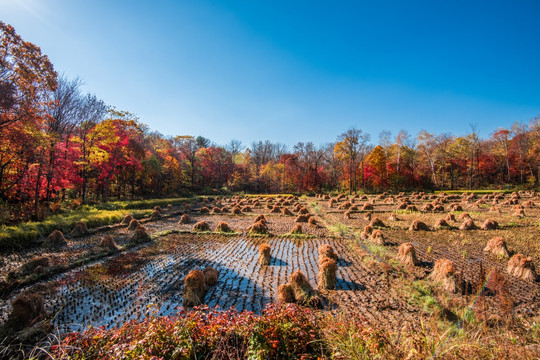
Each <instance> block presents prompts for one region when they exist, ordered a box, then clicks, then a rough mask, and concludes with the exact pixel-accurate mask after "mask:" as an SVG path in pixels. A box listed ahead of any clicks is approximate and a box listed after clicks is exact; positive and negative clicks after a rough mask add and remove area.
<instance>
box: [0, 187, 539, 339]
mask: <svg viewBox="0 0 540 360" xmlns="http://www.w3.org/2000/svg"><path fill="white" fill-rule="evenodd" d="M404 204H405V205H404ZM407 207H408V208H407ZM413 207H414V208H413ZM285 208H286V209H287V211H284V210H283V209H285ZM443 220H444V221H443ZM223 223H225V225H226V226H225V227H223ZM83 230H84V231H82V232H79V233H77V232H75V233H72V234H65V235H63V234H60V235H58V234H56V235H55V236H53V237H52V238H51V237H49V238H48V239H43V244H42V246H41V247H38V248H34V249H27V250H24V251H20V252H16V253H11V254H4V255H3V256H2V259H1V261H0V268H1V269H2V274H5V276H4V279H2V282H1V283H0V286H1V287H0V291H1V294H2V299H1V300H0V308H1V316H0V323H1V324H2V326H3V328H9V326H11V325H10V324H12V323H13V321H14V319H16V317H17V309H16V306H19V305H15V304H17V299H18V301H19V302H21V300H20V299H24V298H25V296H27V297H28V294H31V295H32V296H38V297H39V298H40V299H41V300H40V301H42V303H43V308H42V311H41V313H39V314H38V315H36V316H38V318H39V319H37V320H40V319H42V318H44V317H46V318H47V324H48V327H47V333H48V334H51V336H52V335H54V336H56V338H60V339H61V338H63V337H65V336H66V335H67V334H69V333H71V332H84V331H85V330H88V329H91V328H98V327H101V328H102V329H105V330H106V329H114V328H120V327H122V326H123V324H125V323H126V322H128V321H130V320H134V321H136V322H142V321H144V320H145V319H147V318H148V317H150V316H159V317H162V316H175V315H176V314H178V313H179V312H181V311H184V309H185V310H189V309H191V308H192V306H193V305H204V306H208V307H209V308H211V309H217V310H218V311H225V310H228V309H235V310H236V311H238V312H243V311H248V312H253V313H254V314H256V315H261V314H263V313H264V309H265V308H266V307H267V306H268V305H269V304H271V303H282V302H296V303H298V304H300V305H302V306H308V307H310V308H313V309H316V310H317V311H322V312H323V313H327V314H329V315H331V316H338V317H339V316H346V317H347V318H349V319H354V320H355V321H357V322H358V323H360V324H364V325H365V326H372V327H377V328H382V329H387V330H388V331H398V332H399V331H400V329H404V328H406V329H408V331H412V330H413V329H417V330H419V329H421V328H422V326H423V325H422V324H423V323H424V321H426V319H427V318H430V317H433V313H434V312H436V311H441V309H440V307H442V305H440V304H439V305H437V306H435V305H433V304H432V303H430V301H432V302H434V303H435V302H437V303H444V304H445V307H446V310H444V311H443V312H442V315H440V314H439V315H438V316H441V317H442V318H444V320H445V321H451V322H452V321H454V322H459V321H463V320H460V316H462V315H460V314H459V311H457V310H456V309H467V308H470V309H473V310H477V307H478V303H479V300H478V299H480V300H481V303H482V310H481V314H480V315H478V316H482V317H484V319H489V321H491V322H492V323H496V324H499V325H500V324H503V323H504V321H505V316H508V315H509V314H510V315H511V317H512V318H519V319H521V321H525V322H527V323H529V324H533V323H536V322H537V321H538V319H539V314H540V281H539V276H538V274H537V273H536V269H539V268H540V245H539V244H540V243H539V242H538V239H540V198H539V196H538V195H536V194H535V193H520V194H517V193H514V194H506V195H504V194H488V195H485V196H483V197H476V196H474V195H467V194H465V195H460V196H456V195H446V194H444V193H442V194H436V195H434V194H430V195H427V194H422V193H415V194H400V195H387V194H383V195H367V196H359V195H356V196H349V195H340V196H338V197H330V196H328V195H317V196H312V197H307V196H303V197H301V198H298V197H292V196H283V197H264V196H246V197H234V198H222V199H219V198H217V199H212V198H210V199H204V200H203V201H202V202H196V201H195V202H193V203H192V204H190V205H187V206H178V207H172V206H171V207H169V208H167V209H156V210H155V211H154V214H153V216H152V218H148V219H142V220H140V221H139V222H138V223H137V222H136V221H132V219H129V218H127V219H126V220H125V221H124V222H123V223H122V224H118V225H114V226H108V227H104V228H98V229H83ZM493 238H500V239H499V240H496V241H493V240H492V239H493ZM104 239H105V240H104ZM488 243H489V244H490V246H488ZM263 244H264V245H263ZM327 245H329V246H330V250H329V251H330V253H329V254H330V255H328V256H326V257H325V256H323V255H322V253H321V251H323V250H322V249H323V248H325V246H327ZM263 247H265V248H266V250H264V251H266V252H268V249H269V255H268V254H267V256H268V258H267V259H266V261H262V260H261V257H262V256H263V255H262V252H263V250H260V249H262V248H263ZM519 254H522V255H519ZM329 258H331V261H330V263H329V264H330V265H328V264H327V265H324V266H323V263H324V261H326V260H329ZM325 266H326V267H325ZM208 269H211V270H208ZM212 269H213V270H212ZM198 270H201V271H202V272H199V273H198V272H197V271H198ZM214 270H216V271H214ZM209 271H210V272H211V271H213V274H214V275H213V276H214V278H213V280H211V281H209V280H208V278H207V277H206V276H207V275H206V274H207V272H209ZM297 271H300V272H301V273H302V274H303V276H305V281H306V282H307V283H308V285H306V284H304V285H302V286H307V290H305V289H304V288H302V289H304V290H305V291H306V292H305V294H304V293H301V294H300V295H299V294H298V293H297V291H300V290H297V289H296V288H295V286H297V285H295V283H294V281H296V280H293V278H295V276H296V275H297V273H296V272H297ZM323 272H324V279H323V280H321V277H323V275H322V273H323ZM293 274H294V275H293ZM197 276H199V280H197ZM197 281H199V282H197ZM201 282H202V283H201ZM322 284H325V285H324V286H323V285H322ZM328 284H330V285H328ZM285 285H286V286H285ZM283 286H285V287H283ZM287 286H288V287H287ZM426 289H427V290H426ZM287 291H292V292H291V293H290V294H289V298H288V297H287V296H286V295H287V293H286V292H287ZM436 292H437V293H439V294H441V295H439V297H441V298H440V299H435V295H433V294H434V293H436ZM306 294H307V295H306ZM303 296H304V297H303ZM426 299H427V300H426ZM23 305H24V301H23ZM28 306H30V305H28ZM435 308H437V309H438V310H437V309H435ZM434 309H435V310H434ZM450 309H453V310H450ZM19 316H20V315H19ZM486 321H487V320H486ZM35 324H36V319H31V320H30V321H29V322H28V324H27V326H29V327H30V328H31V327H32V326H36V325H35ZM499 325H497V326H499ZM14 331H19V332H21V331H24V329H20V328H18V329H15V330H14Z"/></svg>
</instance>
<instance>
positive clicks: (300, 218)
mask: <svg viewBox="0 0 540 360" xmlns="http://www.w3.org/2000/svg"><path fill="white" fill-rule="evenodd" d="M310 217H311V215H310V214H302V215H298V216H297V217H296V219H295V220H294V221H295V222H308V221H309V218H310Z"/></svg>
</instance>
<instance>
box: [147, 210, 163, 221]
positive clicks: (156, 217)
mask: <svg viewBox="0 0 540 360" xmlns="http://www.w3.org/2000/svg"><path fill="white" fill-rule="evenodd" d="M150 219H152V220H159V219H161V212H159V211H158V210H152V215H150Z"/></svg>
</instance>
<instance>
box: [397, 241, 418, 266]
mask: <svg viewBox="0 0 540 360" xmlns="http://www.w3.org/2000/svg"><path fill="white" fill-rule="evenodd" d="M398 258H399V260H401V261H402V262H403V263H405V264H406V265H409V266H420V261H419V260H418V258H417V257H416V250H415V249H414V246H413V244H411V243H410V242H406V243H403V244H401V245H399V248H398Z"/></svg>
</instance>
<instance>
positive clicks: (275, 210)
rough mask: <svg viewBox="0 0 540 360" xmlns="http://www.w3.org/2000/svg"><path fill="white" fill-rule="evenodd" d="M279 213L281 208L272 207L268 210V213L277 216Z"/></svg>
mask: <svg viewBox="0 0 540 360" xmlns="http://www.w3.org/2000/svg"><path fill="white" fill-rule="evenodd" d="M280 212H281V206H279V205H274V206H273V207H272V209H271V210H270V213H272V214H279V213H280Z"/></svg>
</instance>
